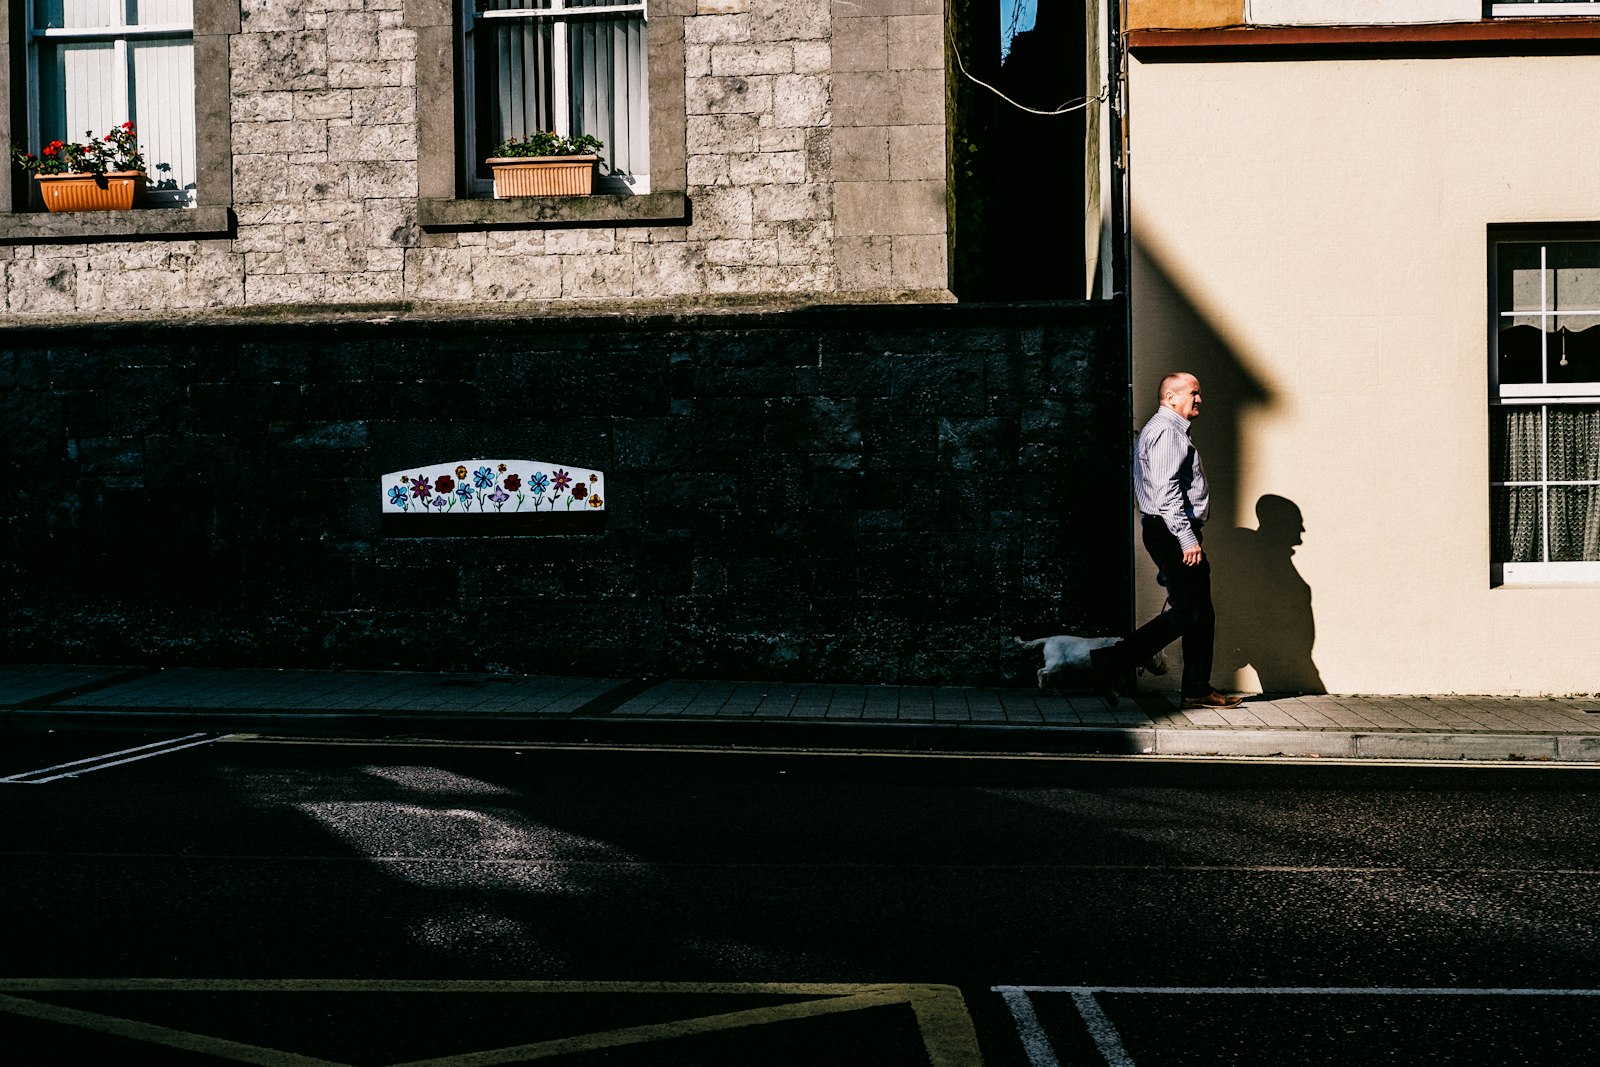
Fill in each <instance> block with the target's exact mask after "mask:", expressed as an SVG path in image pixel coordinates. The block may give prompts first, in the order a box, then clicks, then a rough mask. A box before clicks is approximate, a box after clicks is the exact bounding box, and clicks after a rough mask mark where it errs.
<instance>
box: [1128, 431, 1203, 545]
mask: <svg viewBox="0 0 1600 1067" xmlns="http://www.w3.org/2000/svg"><path fill="white" fill-rule="evenodd" d="M1133 492H1134V496H1135V497H1137V498H1138V501H1139V510H1140V511H1141V512H1143V513H1144V514H1146V515H1150V516H1160V518H1161V521H1163V522H1165V523H1166V524H1167V529H1168V530H1171V531H1172V536H1174V537H1176V538H1177V539H1178V543H1179V544H1180V545H1182V546H1183V547H1184V548H1193V547H1194V546H1195V545H1198V544H1199V543H1200V538H1199V535H1198V534H1197V532H1196V531H1198V530H1199V529H1200V527H1201V526H1204V525H1205V522H1206V519H1207V518H1209V517H1210V515H1211V489H1210V487H1209V486H1208V485H1207V484H1206V472H1205V468H1204V467H1202V466H1201V465H1200V453H1199V452H1198V451H1196V450H1195V447H1194V442H1193V441H1191V440H1190V439H1189V420H1188V419H1186V418H1184V417H1183V416H1182V415H1179V414H1178V413H1177V412H1175V411H1173V410H1172V409H1171V408H1166V407H1161V408H1157V409H1156V413H1155V414H1154V415H1152V416H1150V421H1149V422H1147V423H1145V424H1144V429H1143V430H1141V431H1140V432H1139V443H1138V444H1137V445H1135V446H1134V449H1133Z"/></svg>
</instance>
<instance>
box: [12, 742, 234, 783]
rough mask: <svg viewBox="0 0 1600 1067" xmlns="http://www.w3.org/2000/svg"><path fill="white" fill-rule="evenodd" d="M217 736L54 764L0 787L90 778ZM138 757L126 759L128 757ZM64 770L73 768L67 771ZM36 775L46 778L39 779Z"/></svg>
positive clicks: (151, 744) (145, 746)
mask: <svg viewBox="0 0 1600 1067" xmlns="http://www.w3.org/2000/svg"><path fill="white" fill-rule="evenodd" d="M222 737H223V735H221V734H186V735H185V736H183V737H174V738H171V739H170V740H167V741H152V742H151V743H150V744H148V745H136V746H134V747H133V748H124V749H120V750H119V751H116V752H107V753H104V754H102V755H99V756H88V757H85V758H84V759H77V760H72V761H70V762H68V763H57V764H56V765H55V766H53V767H40V768H39V769H38V770H33V771H23V772H22V773H20V774H12V775H8V776H6V777H4V778H0V783H9V784H12V785H43V784H44V783H46V782H55V781H59V780H60V779H62V778H76V777H77V776H78V775H80V774H92V773H93V772H95V771H103V770H106V769H107V768H109V767H120V766H122V765H123V764H124V763H136V762H138V761H139V760H144V759H150V758H151V757H153V756H165V755H166V754H167V753H169V752H178V751H181V750H182V749H185V748H194V747H195V746H196V745H209V744H211V743H212V742H214V741H220V740H221V739H222ZM133 752H137V753H141V754H140V755H137V756H135V755H129V753H133ZM117 756H127V758H126V759H117V758H116V757H117ZM68 768H77V769H76V770H69V769H68ZM51 771H63V772H64V773H62V774H54V775H52V774H50V772H51ZM39 775H49V777H45V778H41V777H38V776H39Z"/></svg>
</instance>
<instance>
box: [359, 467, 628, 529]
mask: <svg viewBox="0 0 1600 1067" xmlns="http://www.w3.org/2000/svg"><path fill="white" fill-rule="evenodd" d="M605 485H606V481H605V475H604V474H602V473H601V472H600V471H596V470H589V469H588V468H586V467H574V466H571V465H569V464H563V463H547V462H545V461H543V460H534V459H463V460H455V461H452V462H449V463H430V464H428V465H426V466H422V467H412V468H411V469H409V470H399V471H394V472H393V473H390V474H385V475H384V476H383V480H382V482H381V483H380V492H381V494H382V500H383V512H384V514H387V515H399V514H410V515H437V516H445V515H516V514H524V515H530V514H534V513H541V514H542V513H545V512H566V513H573V512H585V511H604V510H605V506H606V501H605V495H606V494H605ZM441 486H442V487H443V488H441Z"/></svg>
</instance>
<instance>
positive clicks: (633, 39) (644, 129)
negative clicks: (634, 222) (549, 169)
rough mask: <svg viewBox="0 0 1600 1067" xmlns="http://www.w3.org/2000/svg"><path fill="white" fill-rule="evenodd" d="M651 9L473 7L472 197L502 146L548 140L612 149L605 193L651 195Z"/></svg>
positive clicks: (603, 176) (472, 0)
mask: <svg viewBox="0 0 1600 1067" xmlns="http://www.w3.org/2000/svg"><path fill="white" fill-rule="evenodd" d="M647 16H648V12H647V10H646V4H645V3H644V0H632V2H630V0H466V2H465V3H464V5H463V11H462V15H461V33H462V37H463V42H462V48H461V53H460V54H461V57H462V61H463V64H464V68H465V69H464V70H463V71H462V72H461V77H460V83H459V84H460V89H459V91H460V92H461V94H462V102H463V112H464V114H465V116H466V121H465V123H464V126H465V129H464V130H463V142H464V145H463V147H464V150H465V159H464V167H463V169H464V171H465V174H464V178H465V181H464V185H465V187H466V190H467V192H468V194H469V195H472V196H489V195H492V183H491V178H490V174H489V170H488V167H487V166H486V165H485V164H484V162H483V161H484V159H486V158H487V157H488V155H489V153H490V152H491V151H492V150H493V149H494V146H495V145H496V144H498V143H500V142H501V141H503V140H505V139H507V138H512V137H525V136H527V135H528V134H531V133H534V132H536V131H540V130H548V131H551V132H554V133H557V134H560V135H562V136H564V137H567V136H577V135H579V134H589V135H591V136H593V137H596V138H598V139H599V140H601V141H602V142H604V143H605V148H603V149H602V150H601V155H602V157H603V164H602V165H601V167H600V169H599V173H598V175H597V180H596V184H595V191H596V192H597V193H648V192H650V135H649V110H650V109H649V99H648V82H649V77H648V71H647V65H646V30H647V25H648V23H647Z"/></svg>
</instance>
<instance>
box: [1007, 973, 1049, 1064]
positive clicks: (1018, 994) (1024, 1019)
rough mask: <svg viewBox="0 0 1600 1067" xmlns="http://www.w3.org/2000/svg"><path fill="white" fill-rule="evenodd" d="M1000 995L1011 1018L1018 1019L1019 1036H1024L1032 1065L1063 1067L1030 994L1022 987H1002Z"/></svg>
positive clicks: (1025, 1047) (1023, 1044)
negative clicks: (1034, 1008) (1008, 1009)
mask: <svg viewBox="0 0 1600 1067" xmlns="http://www.w3.org/2000/svg"><path fill="white" fill-rule="evenodd" d="M1000 996H1001V997H1002V998H1004V1000H1005V1002H1006V1007H1008V1008H1010V1009H1011V1018H1012V1019H1014V1020H1015V1021H1016V1024H1017V1036H1018V1037H1020V1038H1022V1048H1023V1051H1024V1052H1026V1053H1027V1054H1028V1063H1029V1065H1030V1067H1061V1060H1060V1059H1058V1058H1057V1057H1056V1049H1055V1046H1054V1045H1052V1044H1050V1035H1049V1034H1047V1033H1045V1032H1044V1027H1043V1026H1041V1025H1039V1016H1038V1013H1036V1012H1035V1011H1034V1010H1033V1001H1032V1000H1030V999H1028V994H1027V993H1026V992H1024V991H1023V990H1021V989H1002V990H1000Z"/></svg>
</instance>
